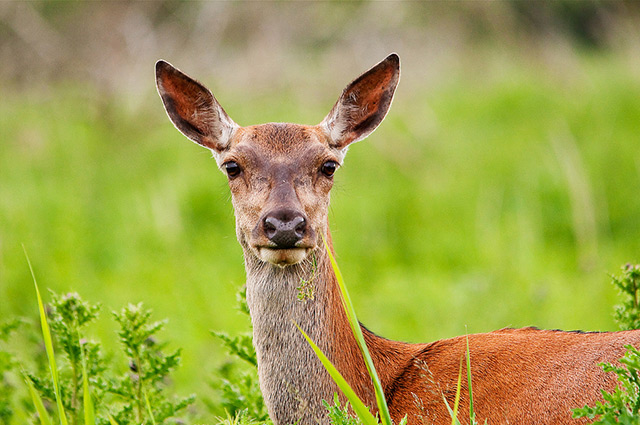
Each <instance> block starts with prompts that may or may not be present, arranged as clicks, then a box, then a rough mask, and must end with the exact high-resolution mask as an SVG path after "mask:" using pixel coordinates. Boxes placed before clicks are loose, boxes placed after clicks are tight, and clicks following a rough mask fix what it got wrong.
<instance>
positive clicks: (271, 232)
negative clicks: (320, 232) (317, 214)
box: [262, 210, 307, 249]
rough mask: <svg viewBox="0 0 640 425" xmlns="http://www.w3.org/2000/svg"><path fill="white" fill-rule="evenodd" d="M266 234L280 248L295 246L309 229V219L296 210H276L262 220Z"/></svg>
mask: <svg viewBox="0 0 640 425" xmlns="http://www.w3.org/2000/svg"><path fill="white" fill-rule="evenodd" d="M262 227H263V230H264V234H265V236H266V237H267V238H269V240H270V241H271V242H273V243H274V244H275V245H276V246H275V248H278V249H286V248H295V246H296V243H298V242H299V241H300V240H301V239H302V238H303V236H304V234H305V233H306V231H307V220H306V219H305V218H304V216H303V215H302V214H301V213H299V212H296V211H290V210H282V211H275V212H272V213H270V214H267V216H266V217H265V218H264V220H263V222H262Z"/></svg>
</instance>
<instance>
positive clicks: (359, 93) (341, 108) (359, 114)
mask: <svg viewBox="0 0 640 425" xmlns="http://www.w3.org/2000/svg"><path fill="white" fill-rule="evenodd" d="M399 80H400V58H399V57H398V55H396V54H395V53H392V54H390V55H389V56H387V57H386V58H385V59H384V60H383V61H382V62H380V63H379V64H377V65H376V66H374V67H373V68H371V69H370V70H368V71H367V72H365V73H364V74H362V75H361V76H360V77H358V78H356V79H355V80H354V81H353V82H352V83H351V84H349V85H348V86H347V88H345V89H344V91H343V92H342V95H341V96H340V99H338V101H337V102H336V104H335V105H334V107H333V109H331V112H329V115H327V116H326V118H325V119H324V120H323V121H322V123H320V126H322V127H324V129H325V131H326V132H327V134H328V135H329V137H330V139H331V144H332V146H333V147H335V148H337V149H344V148H346V147H347V146H349V145H350V144H351V143H354V142H357V141H358V140H362V139H364V138H365V137H367V136H368V135H369V134H371V133H372V132H373V130H375V129H376V127H378V125H379V124H380V123H381V122H382V120H383V119H384V117H385V116H386V115H387V112H388V111H389V107H390V106H391V101H392V100H393V94H394V93H395V91H396V87H397V86H398V81H399Z"/></svg>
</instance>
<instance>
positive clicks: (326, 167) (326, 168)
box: [320, 161, 338, 177]
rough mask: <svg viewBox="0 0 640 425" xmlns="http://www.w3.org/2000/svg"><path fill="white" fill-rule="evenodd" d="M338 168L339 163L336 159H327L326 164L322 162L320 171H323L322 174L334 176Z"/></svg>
mask: <svg viewBox="0 0 640 425" xmlns="http://www.w3.org/2000/svg"><path fill="white" fill-rule="evenodd" d="M337 169H338V163H337V162H335V161H327V162H325V163H324V164H322V167H320V171H321V172H322V174H324V175H325V176H327V177H332V176H333V173H335V172H336V170H337Z"/></svg>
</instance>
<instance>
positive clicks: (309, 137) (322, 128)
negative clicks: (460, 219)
mask: <svg viewBox="0 0 640 425" xmlns="http://www.w3.org/2000/svg"><path fill="white" fill-rule="evenodd" d="M156 78H157V84H158V91H159V93H160V95H161V97H162V100H163V102H164V105H165V108H166V110H167V113H168V115H169V117H170V119H171V121H172V122H173V123H174V124H175V125H176V127H177V128H178V129H179V130H180V131H181V132H183V134H185V135H186V136H187V137H188V138H190V139H191V140H193V141H195V142H197V143H199V144H201V145H202V146H205V147H207V148H209V149H210V150H211V151H212V152H213V154H214V156H215V158H216V161H217V163H218V165H219V166H220V168H221V169H222V170H223V171H224V170H225V169H226V167H227V166H228V165H229V164H233V165H234V166H236V167H238V168H236V171H237V170H241V171H239V172H238V173H237V174H234V175H231V174H229V188H230V190H231V194H232V202H233V207H234V209H235V214H236V233H237V237H238V241H239V242H240V244H241V246H242V248H243V251H244V258H245V267H246V271H247V303H248V305H249V308H250V311H251V318H252V322H253V327H254V345H255V348H256V353H257V356H258V374H259V376H260V387H261V389H262V393H263V395H264V398H265V403H266V405H267V408H268V409H269V414H270V416H271V418H272V419H273V421H274V423H275V424H276V425H285V424H291V423H299V424H314V423H321V424H327V423H328V419H327V417H326V413H325V409H324V407H323V406H322V403H321V401H322V400H329V401H330V400H332V398H333V394H334V392H337V391H338V389H337V387H336V385H335V384H334V382H333V381H332V380H331V378H330V377H329V375H328V374H327V372H326V371H325V370H324V368H323V366H322V365H321V363H320V362H319V360H318V359H317V357H316V356H315V354H314V353H313V352H312V350H311V349H310V347H309V346H308V344H307V343H306V341H304V339H303V338H302V336H301V334H300V333H299V332H298V330H297V329H296V328H295V326H294V323H296V324H298V325H299V326H300V327H301V328H302V329H303V330H304V331H305V332H306V333H307V334H308V335H309V336H310V337H311V338H312V339H313V340H314V341H315V342H316V343H317V344H318V345H319V346H320V348H321V349H322V350H323V351H324V352H325V353H326V354H327V356H328V357H329V358H330V360H331V361H332V362H333V363H334V364H335V365H336V367H337V368H338V370H340V371H341V373H342V374H343V375H344V377H345V378H346V380H347V381H348V382H349V383H350V385H351V386H352V387H353V388H354V390H355V391H356V393H357V394H358V395H359V396H360V397H361V399H362V400H363V401H364V402H365V403H366V404H367V405H368V406H370V407H371V408H372V410H373V411H374V412H375V411H376V410H377V409H376V405H375V396H374V393H373V387H372V384H371V379H370V378H369V376H368V374H367V370H366V368H365V365H364V362H363V360H362V355H361V354H360V352H359V349H358V346H357V345H356V343H355V339H354V337H353V335H352V333H351V329H350V327H349V324H348V322H347V319H346V316H345V313H344V311H343V309H342V304H341V300H340V294H339V291H338V288H337V283H336V279H335V276H334V274H333V271H332V269H331V265H330V262H329V259H328V257H327V254H326V252H325V250H324V247H323V243H322V235H324V236H325V238H326V239H327V240H328V243H329V245H330V246H331V236H330V233H329V227H328V219H327V214H328V208H329V198H330V197H329V193H330V190H331V187H332V185H333V180H332V178H331V176H330V175H327V174H326V173H324V171H323V170H324V168H323V165H324V164H327V163H328V162H329V163H332V162H333V163H337V164H341V163H342V160H343V158H344V155H345V153H346V149H347V147H348V146H349V144H350V143H353V142H356V141H358V140H361V139H363V138H365V137H366V136H367V135H368V134H370V133H371V132H372V131H373V130H374V129H375V128H376V127H377V126H378V125H379V124H380V122H381V121H382V120H383V118H384V116H385V115H386V113H387V111H388V109H389V106H390V104H391V101H392V98H393V93H394V91H395V88H396V85H397V83H398V80H399V59H398V57H397V56H396V55H390V56H389V57H388V58H387V59H385V60H384V61H382V62H381V63H379V64H378V65H376V66H375V67H373V68H372V69H371V70H369V71H367V72H366V73H364V74H363V75H362V76H360V77H359V78H358V79H356V80H355V81H354V82H352V83H351V84H350V85H349V86H347V88H346V89H345V90H344V91H343V93H342V95H341V96H340V98H339V99H338V101H337V102H336V104H335V106H334V107H333V109H331V111H330V112H329V114H328V115H327V117H326V118H325V119H324V120H323V121H322V122H321V123H320V124H319V125H317V126H303V125H297V124H282V123H270V124H263V125H258V126H251V127H239V126H238V125H237V124H235V123H234V122H233V121H232V120H231V119H230V118H229V117H228V116H227V115H226V113H225V112H224V110H223V109H222V107H221V106H220V105H219V104H218V102H217V101H216V99H215V97H214V96H213V94H212V93H211V92H210V91H209V90H207V89H206V88H205V87H204V86H203V85H202V84H200V83H198V82H197V81H195V80H192V79H191V78H190V77H188V76H186V75H185V74H183V73H181V72H180V71H178V70H177V69H175V68H173V67H172V66H171V65H169V64H167V63H166V62H158V64H157V65H156ZM372 202H373V201H372ZM283 211H287V214H288V215H289V216H296V217H297V220H304V223H305V227H304V231H302V230H301V231H300V235H298V236H299V237H298V239H296V240H295V244H294V245H292V246H287V247H286V248H282V247H279V246H277V243H275V242H274V239H273V238H272V237H271V236H270V234H269V233H268V232H267V231H266V230H265V226H266V225H265V224H264V223H265V222H266V217H274V216H275V215H274V214H280V215H279V216H278V217H281V218H282V219H283V220H285V221H286V220H289V219H287V218H286V217H287V214H282V212H283ZM283 217H285V218H283ZM331 249H333V248H331ZM303 281H305V282H307V285H308V286H309V288H310V289H311V291H310V293H311V296H310V297H308V298H307V299H305V300H302V301H301V300H299V299H298V289H297V288H298V287H299V286H300V285H301V283H302V282H303ZM363 332H364V336H365V340H366V342H367V346H368V347H369V350H370V352H371V357H372V359H373V362H374V364H375V366H376V369H377V371H378V374H379V377H380V380H381V382H382V386H383V389H384V392H385V395H386V397H387V401H388V404H389V408H390V411H391V415H392V418H393V420H394V421H395V422H396V423H398V422H399V421H400V420H401V419H402V417H404V416H405V415H408V418H409V423H410V424H412V425H413V424H416V425H417V424H448V423H451V418H450V416H449V412H448V410H447V407H446V404H447V403H448V404H449V405H450V406H453V403H454V399H455V393H456V388H457V380H458V375H459V373H460V371H462V374H463V377H465V378H466V363H465V362H464V361H463V360H464V355H465V352H466V347H467V340H468V343H469V352H470V358H471V372H472V385H473V395H474V407H475V412H476V414H477V420H478V422H479V423H485V421H486V422H487V423H489V424H506V423H511V424H522V425H527V424H530V425H533V424H568V423H574V422H576V423H577V422H578V421H572V419H571V409H572V408H575V407H581V406H583V405H585V404H591V405H592V404H594V403H595V402H596V401H597V400H599V399H600V398H601V396H600V390H601V389H606V390H611V389H612V388H613V387H614V386H615V376H614V375H612V374H605V373H604V372H603V371H602V369H601V368H600V367H599V366H598V364H599V363H601V362H613V361H616V359H618V358H620V357H621V356H622V355H623V354H624V348H623V346H624V345H625V344H633V345H636V346H638V345H640V332H638V331H629V332H617V333H580V332H561V331H546V330H538V329H534V328H525V329H502V330H499V331H495V332H491V333H487V334H474V335H469V336H462V337H456V338H451V339H446V340H441V341H436V342H432V343H429V344H406V343H403V342H397V341H390V340H387V339H384V338H381V337H379V336H376V335H374V334H373V333H371V332H370V331H368V330H367V329H364V328H363ZM459 412H460V418H459V419H460V420H461V422H462V423H467V422H468V420H469V419H468V412H469V394H468V388H467V380H466V379H463V380H462V398H461V405H460V408H459ZM582 423H584V421H582Z"/></svg>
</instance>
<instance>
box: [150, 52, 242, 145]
mask: <svg viewBox="0 0 640 425" xmlns="http://www.w3.org/2000/svg"><path fill="white" fill-rule="evenodd" d="M156 86H157V88H158V93H159V94H160V97H161V98H162V103H164V108H165V110H166V111H167V115H169V119H170V120H171V122H173V124H174V125H175V126H176V128H177V129H178V130H180V132H181V133H182V134H184V135H185V136H187V137H188V138H189V139H191V140H193V141H194V142H196V143H198V144H200V145H202V146H204V147H206V148H209V149H211V150H212V151H213V153H214V154H216V155H217V154H219V153H220V152H222V151H224V150H225V149H227V148H228V146H229V141H230V139H231V135H232V134H233V132H234V130H235V129H236V128H238V125H237V124H236V123H235V122H233V120H232V119H231V118H229V116H228V115H227V113H226V112H225V111H224V109H222V106H220V104H219V103H218V101H217V100H216V98H215V97H214V96H213V93H211V92H210V91H209V90H208V89H207V88H206V87H205V86H203V85H202V84H200V83H199V82H197V81H196V80H194V79H192V78H190V77H189V76H188V75H186V74H184V73H183V72H181V71H179V70H178V69H177V68H175V67H173V66H172V65H171V64H169V63H168V62H165V61H162V60H160V61H158V62H157V63H156Z"/></svg>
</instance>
